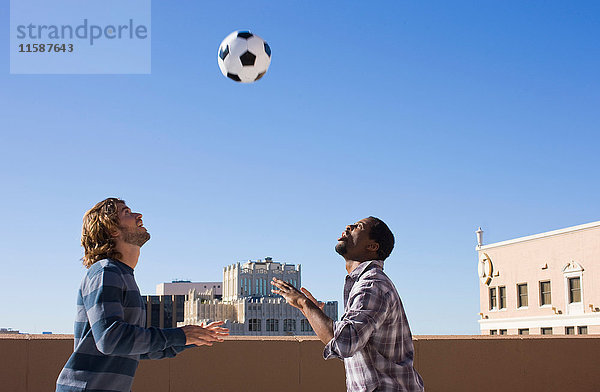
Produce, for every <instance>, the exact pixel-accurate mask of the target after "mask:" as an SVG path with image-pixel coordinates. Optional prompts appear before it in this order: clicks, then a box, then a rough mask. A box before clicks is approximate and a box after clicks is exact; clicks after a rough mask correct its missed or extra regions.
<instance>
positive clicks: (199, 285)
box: [156, 280, 223, 298]
mask: <svg viewBox="0 0 600 392" xmlns="http://www.w3.org/2000/svg"><path fill="white" fill-rule="evenodd" d="M222 286H223V283H222V282H192V281H189V280H174V281H172V282H171V283H160V284H157V285H156V295H187V294H188V292H189V291H190V290H196V291H197V292H200V293H204V292H207V291H210V290H212V291H213V293H214V294H215V296H216V297H217V298H220V296H221V295H222V294H223V288H222Z"/></svg>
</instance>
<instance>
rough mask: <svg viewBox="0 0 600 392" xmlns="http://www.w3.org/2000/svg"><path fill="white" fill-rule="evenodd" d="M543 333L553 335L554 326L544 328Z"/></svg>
mask: <svg viewBox="0 0 600 392" xmlns="http://www.w3.org/2000/svg"><path fill="white" fill-rule="evenodd" d="M542 335H552V328H551V327H548V328H542Z"/></svg>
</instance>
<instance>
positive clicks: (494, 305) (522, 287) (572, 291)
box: [489, 277, 581, 310]
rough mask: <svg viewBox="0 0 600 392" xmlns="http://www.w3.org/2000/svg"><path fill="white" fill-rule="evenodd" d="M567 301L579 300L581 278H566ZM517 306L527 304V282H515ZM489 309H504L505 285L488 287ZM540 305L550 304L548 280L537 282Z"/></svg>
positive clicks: (550, 295)
mask: <svg viewBox="0 0 600 392" xmlns="http://www.w3.org/2000/svg"><path fill="white" fill-rule="evenodd" d="M568 286H569V288H568V290H569V303H570V304H571V303H576V302H581V278H580V277H575V278H569V279H568ZM516 289H517V292H516V294H517V308H522V307H527V306H529V293H528V288H527V283H519V284H517V287H516ZM489 294H490V297H489V298H490V310H495V309H506V286H498V287H490V289H489ZM539 303H540V306H544V305H551V304H552V289H551V286H550V281H549V280H546V281H542V282H539Z"/></svg>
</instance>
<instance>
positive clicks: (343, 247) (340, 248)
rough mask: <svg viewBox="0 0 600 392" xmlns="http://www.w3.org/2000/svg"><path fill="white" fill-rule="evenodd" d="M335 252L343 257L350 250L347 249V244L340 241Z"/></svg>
mask: <svg viewBox="0 0 600 392" xmlns="http://www.w3.org/2000/svg"><path fill="white" fill-rule="evenodd" d="M335 251H336V252H337V253H338V254H339V255H340V256H343V255H345V254H346V253H348V249H347V248H346V243H345V242H344V241H338V243H337V244H335Z"/></svg>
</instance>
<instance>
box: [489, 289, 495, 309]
mask: <svg viewBox="0 0 600 392" xmlns="http://www.w3.org/2000/svg"><path fill="white" fill-rule="evenodd" d="M492 309H496V288H495V287H492V288H490V310H492Z"/></svg>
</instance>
